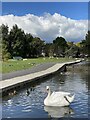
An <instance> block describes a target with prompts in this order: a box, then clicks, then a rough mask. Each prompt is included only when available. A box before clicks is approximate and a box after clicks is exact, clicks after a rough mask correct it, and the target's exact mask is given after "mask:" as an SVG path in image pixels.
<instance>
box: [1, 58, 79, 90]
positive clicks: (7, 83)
mask: <svg viewBox="0 0 90 120" xmlns="http://www.w3.org/2000/svg"><path fill="white" fill-rule="evenodd" d="M79 62H80V60H77V61H72V62H66V63H57V64H54V65H53V66H52V64H51V66H52V67H49V66H50V65H49V63H48V64H47V67H44V70H41V69H42V68H41V67H40V69H38V71H36V72H33V71H32V73H29V74H26V75H22V76H17V77H13V78H9V79H5V80H1V81H0V89H2V90H3V92H4V91H6V90H9V89H11V88H13V87H16V86H18V85H21V84H24V83H26V82H30V81H32V80H37V79H36V78H42V77H44V76H47V75H49V74H52V73H54V72H56V71H57V70H59V69H61V68H62V67H64V66H66V65H69V64H75V63H79ZM48 67H49V68H48ZM47 68H48V69H47ZM10 77H11V76H10Z"/></svg>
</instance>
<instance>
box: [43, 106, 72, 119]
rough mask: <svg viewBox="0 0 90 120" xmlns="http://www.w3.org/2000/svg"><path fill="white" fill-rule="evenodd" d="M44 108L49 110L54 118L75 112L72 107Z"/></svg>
mask: <svg viewBox="0 0 90 120" xmlns="http://www.w3.org/2000/svg"><path fill="white" fill-rule="evenodd" d="M44 110H45V111H46V112H48V115H49V116H50V117H52V118H61V117H68V116H70V115H71V114H74V110H73V109H72V108H70V107H47V106H44Z"/></svg>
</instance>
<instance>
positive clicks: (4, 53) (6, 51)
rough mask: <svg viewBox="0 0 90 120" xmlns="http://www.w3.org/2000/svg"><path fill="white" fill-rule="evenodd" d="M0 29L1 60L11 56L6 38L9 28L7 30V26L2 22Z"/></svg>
mask: <svg viewBox="0 0 90 120" xmlns="http://www.w3.org/2000/svg"><path fill="white" fill-rule="evenodd" d="M0 29H1V37H2V38H1V40H2V42H1V43H2V59H3V60H7V59H9V58H11V54H10V52H9V46H8V45H9V39H8V34H9V30H8V26H7V25H4V24H2V25H1V26H0Z"/></svg>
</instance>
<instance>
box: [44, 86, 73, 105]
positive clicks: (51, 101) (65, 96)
mask: <svg viewBox="0 0 90 120" xmlns="http://www.w3.org/2000/svg"><path fill="white" fill-rule="evenodd" d="M46 89H47V91H48V95H47V97H46V98H45V100H44V105H45V106H69V105H70V103H71V102H72V101H73V100H74V95H73V96H70V93H68V92H53V93H51V91H50V88H49V86H47V88H46Z"/></svg>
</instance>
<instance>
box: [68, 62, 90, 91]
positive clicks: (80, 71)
mask: <svg viewBox="0 0 90 120" xmlns="http://www.w3.org/2000/svg"><path fill="white" fill-rule="evenodd" d="M67 70H68V71H70V72H72V73H76V74H77V75H79V76H80V78H81V80H83V81H85V84H86V86H87V87H88V90H90V81H89V80H90V74H89V71H90V63H88V62H87V63H86V62H84V63H80V64H76V65H71V66H68V67H67Z"/></svg>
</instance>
